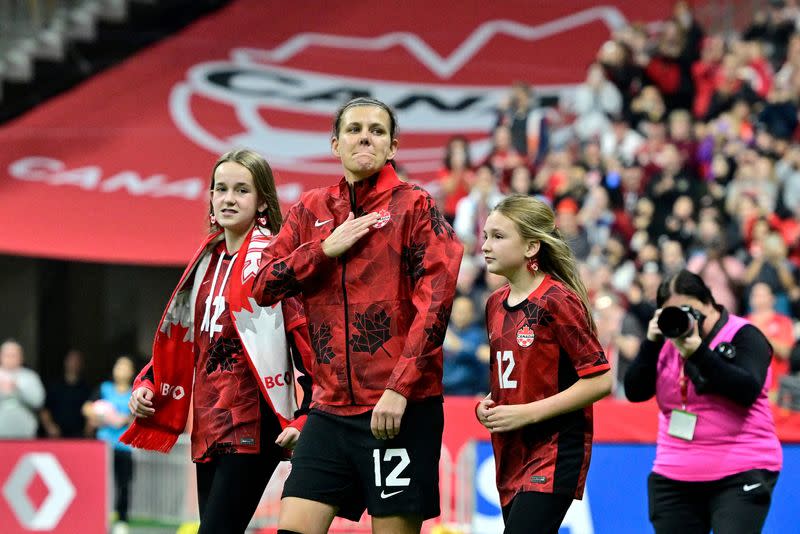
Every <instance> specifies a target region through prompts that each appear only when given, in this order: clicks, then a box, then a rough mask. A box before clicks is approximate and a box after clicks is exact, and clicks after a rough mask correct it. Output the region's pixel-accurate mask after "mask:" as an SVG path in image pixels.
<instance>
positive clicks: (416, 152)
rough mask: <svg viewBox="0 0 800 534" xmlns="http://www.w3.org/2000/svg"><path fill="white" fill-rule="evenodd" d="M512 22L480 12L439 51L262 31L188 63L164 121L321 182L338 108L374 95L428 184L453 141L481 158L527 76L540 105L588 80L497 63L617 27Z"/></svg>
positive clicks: (590, 13)
mask: <svg viewBox="0 0 800 534" xmlns="http://www.w3.org/2000/svg"><path fill="white" fill-rule="evenodd" d="M253 5H254V6H258V9H267V8H262V7H260V6H261V4H253ZM414 9H417V10H421V9H425V12H426V16H427V13H428V11H429V10H430V9H432V6H430V5H428V4H423V3H421V2H420V3H419V5H416V4H414V5H411V4H409V6H408V7H407V8H406V9H405V11H406V12H407V13H413V10H414ZM489 13H494V15H490V14H489ZM409 16H410V17H411V15H409ZM516 17H517V18H518V20H510V19H513V18H515V17H514V16H512V14H511V13H509V14H499V13H496V12H487V13H486V14H485V15H482V16H481V18H475V20H471V19H464V20H462V21H461V22H460V24H453V25H452V27H451V28H450V29H449V30H448V31H449V32H450V34H449V37H452V39H449V40H450V41H452V42H449V43H448V44H446V45H445V44H443V43H439V42H436V39H437V38H438V37H440V35H437V34H434V35H427V34H425V31H424V30H423V29H421V28H419V25H418V24H413V23H410V22H409V21H406V22H397V24H398V25H399V26H398V27H397V28H395V27H390V26H387V27H386V28H385V29H384V30H381V29H380V28H381V26H377V27H376V26H374V25H373V26H366V27H367V28H368V29H367V30H365V32H364V33H362V34H361V35H356V34H355V33H358V32H359V31H360V30H357V29H356V28H360V27H361V26H359V25H358V24H356V23H355V22H352V23H351V25H350V26H349V27H348V29H347V30H344V31H345V32H351V33H353V34H351V35H348V34H347V33H342V31H343V29H342V27H338V26H325V24H324V23H319V24H318V25H317V26H315V27H316V28H318V29H317V31H316V32H305V31H302V30H301V29H300V27H298V31H297V32H296V33H293V34H292V33H289V34H287V35H285V36H281V37H279V38H276V39H275V40H274V41H271V40H270V35H269V34H268V33H267V34H265V35H264V37H263V40H262V41H261V42H263V45H260V44H259V45H257V44H256V43H259V41H258V39H250V40H249V41H247V42H248V44H249V47H247V48H245V47H241V48H229V49H228V50H227V53H226V52H225V51H224V49H223V51H222V55H223V56H227V57H220V58H219V59H218V60H209V61H205V62H198V63H195V64H194V65H193V66H192V67H190V68H189V69H188V71H187V73H186V78H185V79H184V80H182V81H180V82H179V83H177V84H176V85H175V86H174V87H173V89H172V94H171V95H170V113H171V116H172V119H173V121H174V122H175V124H176V125H177V126H178V128H179V129H180V131H181V132H182V133H183V134H184V135H186V136H187V137H188V138H189V139H191V140H192V141H193V142H194V143H196V144H197V145H200V146H202V147H203V148H205V149H207V150H209V151H210V152H211V153H213V154H221V153H223V152H225V151H227V150H229V149H231V148H232V147H247V148H251V149H254V150H256V151H258V152H260V153H262V154H264V155H265V156H266V157H267V159H268V161H269V162H270V164H271V166H272V167H273V168H275V169H278V170H281V171H284V172H302V173H303V174H304V175H306V176H315V175H317V176H320V177H324V176H330V175H339V174H340V173H341V164H340V162H339V161H338V160H336V159H335V158H334V156H333V155H332V154H331V151H330V141H331V119H332V117H333V116H334V114H335V112H336V110H337V109H338V108H339V107H340V106H341V105H342V104H344V103H345V102H347V101H348V100H350V99H352V98H355V97H360V96H365V97H374V98H378V99H380V100H382V101H384V102H386V103H387V104H389V105H390V106H391V107H392V108H393V109H394V110H395V111H396V112H397V117H398V124H399V126H400V130H401V132H402V133H401V141H402V142H401V151H400V152H399V154H398V159H399V161H400V163H401V164H402V165H403V167H404V168H405V170H406V171H407V172H408V173H410V174H412V175H416V176H419V177H421V178H423V179H426V180H429V179H430V178H432V176H431V175H432V173H434V172H435V171H437V170H438V169H440V168H441V166H442V155H443V147H444V145H445V143H446V142H447V140H448V139H449V138H450V137H452V136H454V135H463V136H466V137H467V138H469V139H470V141H471V155H472V159H473V161H480V160H481V159H483V158H484V157H485V156H486V155H487V154H488V152H489V150H490V148H491V139H490V134H489V132H490V131H491V130H492V128H493V127H494V126H495V123H496V115H495V110H496V109H497V107H498V106H499V104H500V103H501V101H502V100H503V99H505V98H506V97H507V94H508V90H509V86H510V85H511V83H512V82H514V81H515V80H518V79H520V78H526V77H528V78H530V79H529V81H530V82H532V83H534V84H535V86H536V95H537V97H539V98H548V97H554V96H556V95H559V94H561V93H562V92H563V91H565V90H570V88H572V87H574V86H575V85H576V84H578V83H581V82H582V81H583V77H584V75H585V74H584V68H583V67H580V69H578V70H575V71H574V72H573V71H571V70H568V72H569V74H566V75H564V76H562V77H561V80H562V81H561V82H560V83H555V84H554V83H553V81H552V78H550V79H548V78H542V75H541V74H540V72H539V71H538V70H536V69H532V70H531V69H529V70H528V72H527V74H526V73H521V72H519V69H520V64H519V63H514V62H508V61H506V60H507V58H508V57H509V55H510V54H511V55H515V56H525V55H526V54H527V53H529V52H530V53H531V54H535V53H536V50H538V49H540V48H541V47H542V46H548V47H549V48H547V49H548V50H550V49H554V45H555V44H556V43H558V45H559V46H560V47H561V48H562V49H563V46H564V45H563V44H561V43H570V46H572V47H578V48H580V47H586V48H587V49H588V50H589V51H590V53H591V55H592V56H593V54H594V53H595V51H596V50H597V48H598V47H599V46H600V44H602V40H603V39H605V38H607V37H608V35H610V34H611V32H612V31H613V30H614V29H616V28H617V27H619V26H621V25H623V24H625V23H626V20H625V17H624V15H622V13H621V12H620V11H619V10H618V9H617V8H616V7H613V6H594V7H590V8H587V9H581V8H577V9H574V10H573V9H570V8H563V9H560V10H552V11H548V10H543V11H541V13H539V14H530V15H525V16H519V15H517V16H516ZM520 17H521V18H520ZM586 27H591V28H594V32H593V33H592V34H591V35H592V36H593V37H594V39H583V38H581V39H577V40H576V39H574V36H575V35H577V34H578V33H580V34H581V35H582V36H584V34H586V32H585V28H586ZM410 28H413V29H410ZM599 28H602V30H601V31H598V29H599ZM439 33H441V32H439ZM556 48H557V47H556ZM581 49H582V48H581ZM218 57H219V56H218ZM331 58H335V60H333V61H332V60H331ZM562 64H564V65H567V64H570V63H569V62H567V63H562ZM487 65H488V66H490V67H491V73H487V72H486V70H485V69H486V68H487ZM506 65H507V66H506ZM562 68H563V69H570V68H571V67H567V66H565V67H562ZM400 71H402V72H400ZM537 76H539V79H535V78H536V77H537ZM573 78H574V79H573ZM564 79H570V80H571V81H569V82H568V83H564V81H563V80H564ZM320 180H321V178H320ZM313 181H314V179H312V182H313ZM320 185H321V184H320Z"/></svg>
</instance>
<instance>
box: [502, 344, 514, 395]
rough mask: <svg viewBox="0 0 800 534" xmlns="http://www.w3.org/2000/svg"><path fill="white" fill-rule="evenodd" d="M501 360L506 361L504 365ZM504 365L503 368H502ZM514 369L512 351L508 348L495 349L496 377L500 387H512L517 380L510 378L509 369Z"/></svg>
mask: <svg viewBox="0 0 800 534" xmlns="http://www.w3.org/2000/svg"><path fill="white" fill-rule="evenodd" d="M503 362H506V363H505V365H504V363H503ZM504 367H505V368H504ZM513 370H514V353H513V352H512V351H510V350H504V351H503V352H500V351H499V350H498V351H497V378H498V381H499V384H500V389H514V388H516V387H517V381H516V380H511V378H510V377H511V371H513Z"/></svg>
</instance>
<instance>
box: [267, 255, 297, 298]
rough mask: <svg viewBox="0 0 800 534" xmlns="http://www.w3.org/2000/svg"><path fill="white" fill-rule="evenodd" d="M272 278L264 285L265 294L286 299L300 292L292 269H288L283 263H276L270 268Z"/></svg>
mask: <svg viewBox="0 0 800 534" xmlns="http://www.w3.org/2000/svg"><path fill="white" fill-rule="evenodd" d="M272 276H274V277H275V278H274V279H271V280H269V281H267V283H266V284H264V292H265V293H267V294H270V295H276V296H281V297H282V298H286V297H291V296H294V295H296V294H298V293H299V292H300V284H299V282H298V281H297V275H295V272H294V269H293V268H291V267H289V266H288V265H287V264H286V262H285V261H281V262H278V263H276V264H275V265H273V266H272Z"/></svg>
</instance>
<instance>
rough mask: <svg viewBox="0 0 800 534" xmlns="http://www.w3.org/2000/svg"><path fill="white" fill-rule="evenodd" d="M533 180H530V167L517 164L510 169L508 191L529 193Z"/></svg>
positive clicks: (521, 193) (522, 193)
mask: <svg viewBox="0 0 800 534" xmlns="http://www.w3.org/2000/svg"><path fill="white" fill-rule="evenodd" d="M532 187H533V182H532V180H531V169H530V167H528V166H527V165H517V166H516V167H514V170H513V171H511V183H510V184H509V190H510V192H511V193H512V194H513V193H516V194H518V195H530V194H531V188H532Z"/></svg>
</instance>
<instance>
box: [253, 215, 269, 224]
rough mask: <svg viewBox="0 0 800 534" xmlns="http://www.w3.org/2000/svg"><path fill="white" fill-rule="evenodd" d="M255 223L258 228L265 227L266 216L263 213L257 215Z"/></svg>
mask: <svg viewBox="0 0 800 534" xmlns="http://www.w3.org/2000/svg"><path fill="white" fill-rule="evenodd" d="M256 222H257V223H258V225H259V226H266V225H267V216H266V215H264V214H263V213H259V214H258V217H257V218H256Z"/></svg>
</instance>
